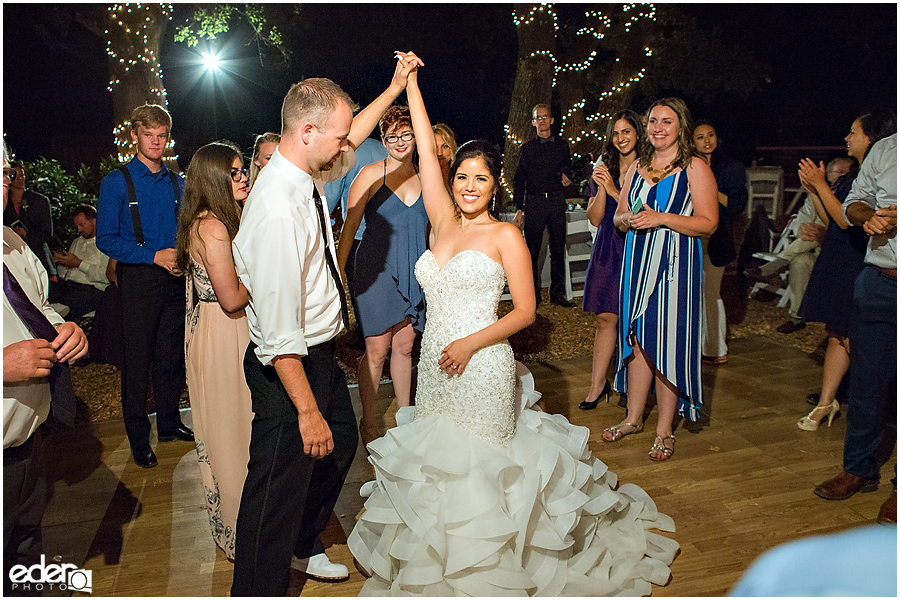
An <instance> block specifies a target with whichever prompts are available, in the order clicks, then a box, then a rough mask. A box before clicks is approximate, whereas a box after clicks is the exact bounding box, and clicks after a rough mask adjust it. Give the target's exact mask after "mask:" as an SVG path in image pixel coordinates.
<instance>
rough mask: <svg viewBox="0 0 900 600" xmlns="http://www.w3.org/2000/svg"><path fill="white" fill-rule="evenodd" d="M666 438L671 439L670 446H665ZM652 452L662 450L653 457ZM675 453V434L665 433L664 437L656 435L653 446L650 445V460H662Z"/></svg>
mask: <svg viewBox="0 0 900 600" xmlns="http://www.w3.org/2000/svg"><path fill="white" fill-rule="evenodd" d="M666 440H672V447H671V448H669V447H668V446H666ZM654 452H662V456H657V457H656V458H654V457H653V453H654ZM673 454H675V435H674V434H673V435H667V436H666V437H660V436H656V439H655V440H653V446H651V447H650V453H649V456H650V460H652V461H654V462H663V461H664V460H669V459H670V458H672V455H673Z"/></svg>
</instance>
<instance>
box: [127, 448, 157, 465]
mask: <svg viewBox="0 0 900 600" xmlns="http://www.w3.org/2000/svg"><path fill="white" fill-rule="evenodd" d="M131 456H132V457H133V458H134V464H136V465H137V466H139V467H141V468H143V469H149V468H151V467H155V466H156V465H157V462H156V455H155V454H153V450H152V449H150V447H149V446H148V447H147V448H145V449H143V450H132V451H131Z"/></svg>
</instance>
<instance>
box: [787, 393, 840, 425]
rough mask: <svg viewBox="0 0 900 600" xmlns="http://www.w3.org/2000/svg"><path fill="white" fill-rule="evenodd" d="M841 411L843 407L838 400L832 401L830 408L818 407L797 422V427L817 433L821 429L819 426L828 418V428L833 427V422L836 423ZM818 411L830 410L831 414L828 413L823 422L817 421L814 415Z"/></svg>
mask: <svg viewBox="0 0 900 600" xmlns="http://www.w3.org/2000/svg"><path fill="white" fill-rule="evenodd" d="M840 409H841V405H840V404H839V403H838V401H837V400H832V401H831V404H830V405H829V406H817V407H815V408H814V409H812V410H811V411H809V414H808V415H806V416H805V417H803V418H802V419H800V420H799V421H797V427H799V428H800V429H802V430H803V431H815V430H816V429H818V428H819V425H821V424H822V421H824V420H825V419H826V418H827V419H828V426H829V427H831V422H832V421H834V418H835V417H836V416H837V414H838V411H839V410H840ZM817 410H830V411H831V412H830V413H828V415H827V416H825V417H822V419H821V420H819V421H816V420H815V419H813V418H812V417H813V413H815V412H816V411H817Z"/></svg>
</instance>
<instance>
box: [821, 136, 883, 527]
mask: <svg viewBox="0 0 900 600" xmlns="http://www.w3.org/2000/svg"><path fill="white" fill-rule="evenodd" d="M893 130H894V131H895V132H896V130H897V126H896V119H894V121H893ZM843 210H844V216H845V217H846V219H847V223H849V224H850V225H855V226H858V227H862V228H863V230H864V231H865V232H866V233H867V234H868V235H869V236H870V237H869V245H868V249H867V250H866V258H865V266H864V267H863V270H862V272H860V274H859V276H858V277H857V278H856V283H855V284H854V288H853V313H852V316H851V329H850V399H849V407H848V409H847V433H846V435H845V437H844V462H843V470H842V471H841V473H840V474H839V475H838V476H836V477H834V478H832V479H829V480H828V481H826V482H824V483H821V484H819V485H818V486H816V489H815V493H816V495H817V496H819V497H821V498H825V499H826V500H844V499H846V498H849V497H850V496H852V495H853V494H855V493H856V492H872V491H875V489H876V488H877V487H878V481H879V479H880V465H879V462H878V454H879V450H880V449H881V446H882V442H883V441H884V436H885V435H887V425H888V423H889V422H890V420H891V419H896V415H897V412H896V411H897V134H896V133H894V134H893V135H890V136H888V137H886V138H884V139H882V140H880V141H878V142H876V143H875V144H874V145H873V146H872V148H871V150H869V153H868V154H867V156H866V158H865V160H864V161H863V164H862V167H861V168H860V170H859V175H858V176H857V178H856V180H855V181H854V182H853V187H852V188H851V189H850V193H849V194H848V195H847V199H846V200H844V205H843ZM891 444H892V445H893V442H891ZM893 484H894V485H893V492H892V493H891V495H890V496H889V497H888V499H887V501H886V502H885V503H884V505H882V507H881V511H880V512H879V515H878V521H879V522H881V523H888V524H894V525H896V523H897V466H896V464H895V465H894V479H893Z"/></svg>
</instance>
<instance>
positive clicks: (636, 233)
mask: <svg viewBox="0 0 900 600" xmlns="http://www.w3.org/2000/svg"><path fill="white" fill-rule="evenodd" d="M648 114H649V118H648V121H647V137H648V139H649V144H647V146H646V147H645V149H644V152H642V153H641V158H640V160H639V161H638V162H636V163H635V164H633V165H632V166H631V168H630V169H629V170H628V173H627V174H626V175H625V180H626V182H627V187H625V188H623V191H624V190H627V193H623V194H620V196H619V208H618V209H617V210H616V216H615V223H616V226H617V227H618V228H619V229H622V230H623V231H627V235H626V238H625V254H624V256H623V260H622V278H621V284H620V287H619V305H620V309H619V324H620V325H619V346H618V353H617V362H616V381H615V388H616V390H617V391H619V392H627V393H628V413H627V414H626V416H625V420H624V421H623V422H621V423H619V424H618V425H614V426H612V427H610V428H608V429H606V430H605V431H604V432H603V439H604V440H606V441H618V440H620V439H622V437H624V436H626V435H629V434H631V433H635V432H638V431H641V430H642V429H643V426H644V423H643V415H644V407H645V405H646V403H647V395H648V394H649V393H650V391H651V389H652V388H653V387H655V389H656V399H657V404H658V406H659V420H658V421H657V424H656V439H655V440H654V442H653V446H652V447H651V449H650V459H651V460H655V461H661V460H668V459H669V458H670V457H671V456H672V455H673V454H674V452H675V436H674V435H672V428H673V421H674V419H675V412H676V410H677V411H678V413H679V414H681V415H682V416H683V417H686V418H688V419H690V420H695V419H696V418H697V416H698V412H699V410H700V407H701V406H702V404H703V390H702V386H701V383H700V309H701V306H702V303H703V300H702V298H703V290H702V281H703V260H702V257H701V252H700V236H705V235H710V234H711V233H712V232H714V231H715V230H716V225H717V223H718V209H717V208H716V180H715V177H714V176H713V174H712V171H711V170H710V168H709V166H708V165H707V164H706V163H705V162H703V160H702V159H701V158H698V157H695V156H694V153H693V150H692V149H691V140H690V135H691V117H690V113H689V112H688V109H687V106H685V104H684V101H683V100H681V99H679V98H664V99H662V100H657V101H656V102H655V103H654V104H653V105H652V106H651V107H650V111H649V113H648ZM626 367H627V377H626Z"/></svg>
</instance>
